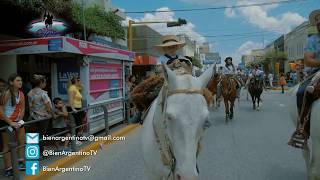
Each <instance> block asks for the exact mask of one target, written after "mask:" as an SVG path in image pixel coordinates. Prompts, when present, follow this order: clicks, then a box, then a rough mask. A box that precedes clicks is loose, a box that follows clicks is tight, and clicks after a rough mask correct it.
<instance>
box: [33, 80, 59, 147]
mask: <svg viewBox="0 0 320 180" xmlns="http://www.w3.org/2000/svg"><path fill="white" fill-rule="evenodd" d="M31 85H32V89H31V90H30V91H29V93H28V102H29V110H30V118H31V120H42V119H46V120H44V121H40V122H37V123H35V126H34V128H36V129H32V130H31V131H33V132H37V133H39V135H40V139H41V138H42V137H43V136H46V135H48V133H49V132H48V131H49V125H50V120H51V118H52V115H53V111H52V104H51V100H50V98H49V96H48V93H47V91H44V90H43V89H44V88H46V85H47V81H46V77H45V76H43V75H37V74H34V75H33V77H32V79H31ZM44 145H45V143H44V142H43V141H40V143H39V146H40V151H41V152H42V150H43V149H44Z"/></svg>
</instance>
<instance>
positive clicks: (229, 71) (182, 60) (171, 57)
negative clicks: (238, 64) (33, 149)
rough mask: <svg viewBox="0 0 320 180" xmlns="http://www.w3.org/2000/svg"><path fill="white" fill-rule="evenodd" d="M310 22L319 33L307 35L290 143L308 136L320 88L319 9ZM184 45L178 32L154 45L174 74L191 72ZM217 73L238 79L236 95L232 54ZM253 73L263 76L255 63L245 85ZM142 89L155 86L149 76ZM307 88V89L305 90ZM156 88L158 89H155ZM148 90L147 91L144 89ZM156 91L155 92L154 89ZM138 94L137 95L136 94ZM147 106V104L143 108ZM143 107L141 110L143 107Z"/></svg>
mask: <svg viewBox="0 0 320 180" xmlns="http://www.w3.org/2000/svg"><path fill="white" fill-rule="evenodd" d="M309 20H310V23H311V25H314V26H316V27H317V30H318V33H317V34H315V35H313V36H310V37H309V38H308V42H307V47H306V48H305V57H304V63H305V66H306V70H307V71H308V72H309V77H308V78H307V79H306V80H305V81H303V82H302V83H301V85H300V88H299V91H298V93H297V106H298V109H299V114H300V124H299V125H298V127H297V130H296V131H295V133H294V135H293V136H292V138H291V141H290V143H289V144H291V145H293V146H296V143H297V142H298V140H299V138H300V139H301V138H303V139H307V137H308V128H307V126H308V117H309V114H310V106H311V104H312V101H314V100H315V99H317V98H319V97H318V94H320V93H316V92H318V91H320V86H319V85H318V81H319V79H320V73H316V72H318V70H319V69H320V10H315V11H313V12H312V13H311V14H310V17H309ZM184 46H185V43H184V42H181V41H179V39H178V38H177V36H175V35H166V36H164V37H163V40H162V44H159V45H156V46H155V48H156V49H157V50H158V51H159V52H161V53H162V54H163V56H162V57H161V58H160V59H161V61H162V62H165V63H166V64H167V65H168V67H169V68H170V69H171V70H173V71H174V72H175V73H176V74H177V75H182V74H191V75H194V71H193V64H192V61H191V60H192V59H191V58H189V57H186V56H180V55H178V50H179V49H181V48H183V47H184ZM218 73H221V74H222V75H224V76H227V77H230V78H233V79H234V80H236V82H237V97H239V95H240V89H241V83H240V81H239V79H238V78H236V76H237V70H236V68H235V67H234V65H233V63H232V57H227V58H226V59H225V66H224V67H223V68H220V69H219V70H218ZM253 77H259V78H260V79H261V80H262V79H263V71H262V70H260V69H259V66H258V65H254V66H253V69H252V70H251V73H250V75H249V77H248V80H247V82H246V85H248V83H250V81H251V79H252V78H253ZM139 86H140V87H141V88H140V90H141V89H152V88H146V87H148V86H155V85H154V84H152V83H151V85H150V80H149V81H148V79H146V80H145V81H142V82H141V83H140V84H139V85H138V87H139ZM306 89H307V91H306ZM157 91H159V89H158V90H157ZM137 93H140V96H138V98H135V99H134V100H133V102H134V103H136V104H137V103H139V101H141V97H144V95H143V93H142V94H141V92H135V91H134V90H133V92H132V94H133V96H134V94H137ZM145 93H148V92H145ZM155 94H157V93H155ZM220 94H221V83H220V82H219V83H218V86H217V96H219V95H220ZM139 97H140V98H139ZM155 98H156V96H155V97H152V98H151V99H150V100H149V101H147V102H148V104H147V105H145V106H144V107H148V106H149V105H150V103H151V102H152V100H153V99H155ZM145 109H146V108H145ZM145 109H144V110H145Z"/></svg>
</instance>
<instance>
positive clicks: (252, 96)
mask: <svg viewBox="0 0 320 180" xmlns="http://www.w3.org/2000/svg"><path fill="white" fill-rule="evenodd" d="M251 99H252V104H253V109H254V110H255V109H256V100H255V96H254V95H251Z"/></svg>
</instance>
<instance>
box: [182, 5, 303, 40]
mask: <svg viewBox="0 0 320 180" xmlns="http://www.w3.org/2000/svg"><path fill="white" fill-rule="evenodd" d="M180 1H182V2H186V3H190V4H197V5H210V6H212V7H218V6H229V7H230V6H234V5H250V4H260V3H272V2H278V1H279V0H228V1H224V0H180ZM279 6H280V4H270V5H264V6H251V7H243V8H238V9H233V8H227V9H225V11H224V14H225V16H226V17H229V18H235V17H243V18H244V19H246V20H247V21H248V22H249V23H251V24H253V25H254V26H257V27H258V28H260V29H263V30H267V31H272V32H277V33H279V34H283V33H288V32H289V31H290V30H291V29H292V28H294V27H296V26H298V25H299V24H301V23H303V22H304V21H306V20H307V19H306V18H304V17H302V16H301V15H299V14H298V13H295V12H286V13H283V14H280V15H278V16H272V15H270V11H271V10H273V9H276V8H277V7H279Z"/></svg>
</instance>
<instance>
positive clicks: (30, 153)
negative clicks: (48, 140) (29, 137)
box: [25, 144, 40, 159]
mask: <svg viewBox="0 0 320 180" xmlns="http://www.w3.org/2000/svg"><path fill="white" fill-rule="evenodd" d="M25 155H26V159H39V157H40V147H39V145H33V144H27V145H26V150H25Z"/></svg>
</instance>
